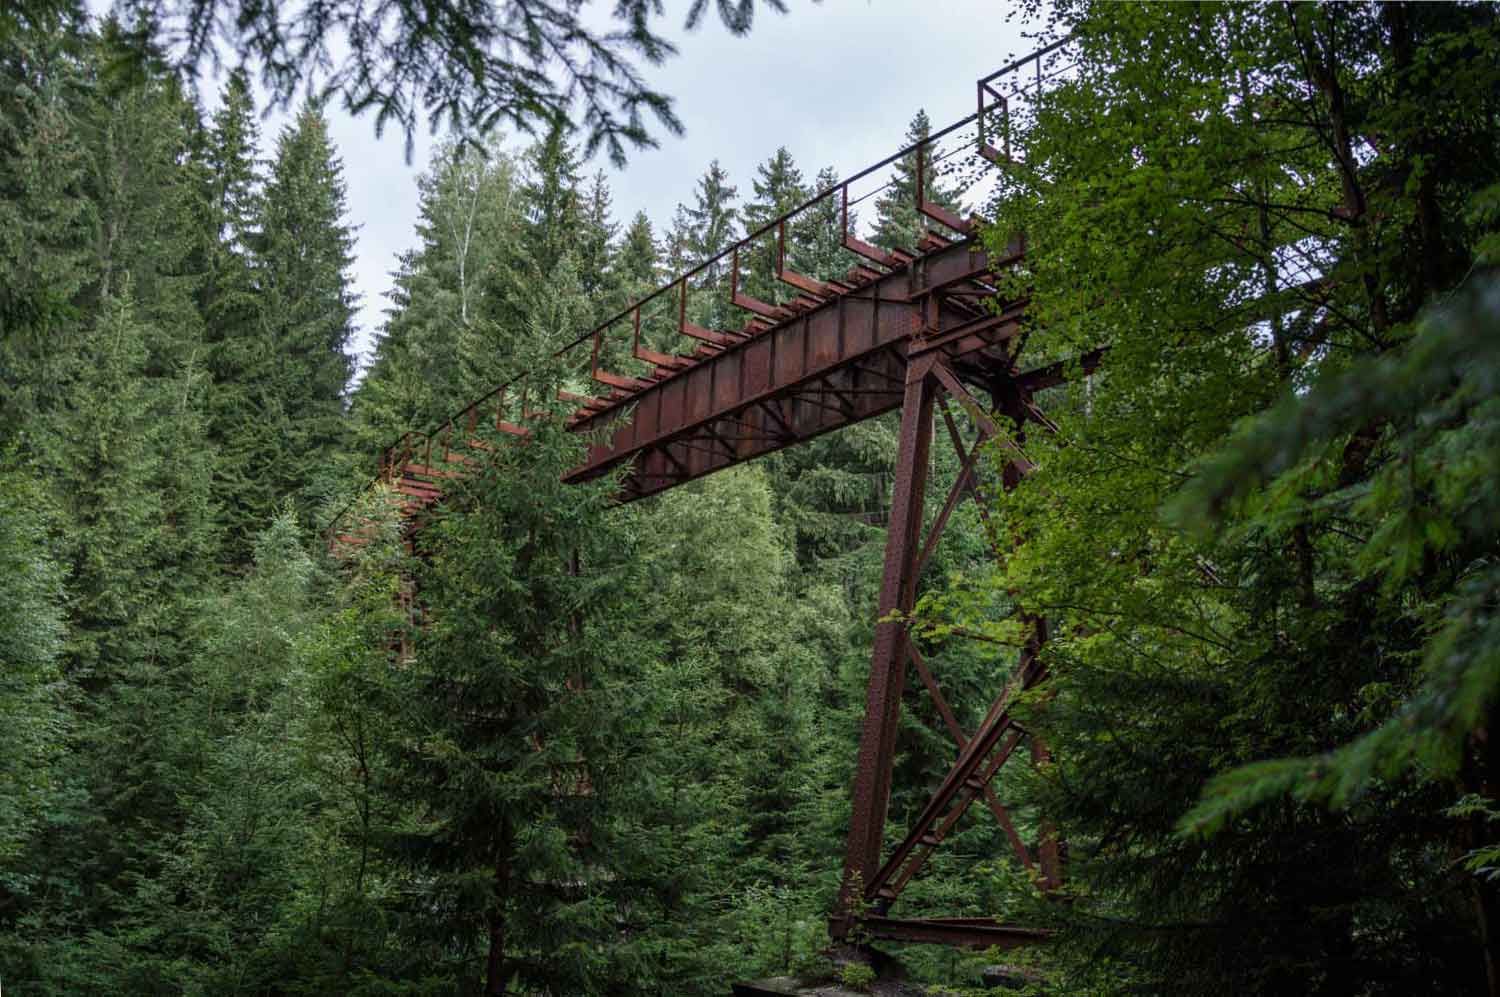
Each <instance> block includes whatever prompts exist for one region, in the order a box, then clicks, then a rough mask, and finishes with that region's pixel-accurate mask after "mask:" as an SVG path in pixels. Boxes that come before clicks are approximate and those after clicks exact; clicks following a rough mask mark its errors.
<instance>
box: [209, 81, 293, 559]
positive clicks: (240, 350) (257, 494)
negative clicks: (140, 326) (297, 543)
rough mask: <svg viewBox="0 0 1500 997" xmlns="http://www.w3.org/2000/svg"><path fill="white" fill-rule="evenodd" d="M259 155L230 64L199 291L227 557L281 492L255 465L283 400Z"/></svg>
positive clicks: (270, 447) (247, 102)
mask: <svg viewBox="0 0 1500 997" xmlns="http://www.w3.org/2000/svg"><path fill="white" fill-rule="evenodd" d="M259 155H260V150H259V137H258V129H257V128H256V120H255V107H254V102H253V98H252V96H251V93H250V86H249V82H248V80H247V79H246V78H245V76H244V75H243V74H242V73H235V74H233V75H231V76H230V78H229V81H228V83H226V84H225V87H224V90H223V93H222V94H221V98H220V106H219V108H218V110H217V111H215V112H214V115H213V118H212V127H211V128H210V130H209V132H208V135H207V138H206V142H205V149H204V153H203V156H202V168H203V172H204V174H205V177H206V183H205V187H206V190H205V193H204V198H205V218H204V221H203V224H204V225H205V226H206V228H207V229H208V232H207V233H206V235H207V239H208V249H207V261H206V269H207V271H208V272H207V274H206V276H205V279H204V282H203V286H202V288H201V290H200V291H199V308H200V310H201V311H202V314H203V319H204V324H205V331H206V336H205V338H206V340H207V344H208V356H207V368H208V371H209V373H210V374H211V375H212V379H213V390H212V392H211V393H210V396H209V406H210V417H209V438H210V439H211V440H212V441H213V442H214V444H215V445H216V447H217V448H218V451H219V453H218V461H217V466H216V468H215V471H214V497H215V500H216V502H217V504H218V505H219V507H220V508H221V509H223V511H224V516H225V523H226V530H225V543H226V547H227V557H228V559H229V560H230V561H231V562H232V563H244V562H245V561H247V560H248V558H249V557H250V542H251V537H252V536H253V535H254V534H255V533H256V532H257V531H258V530H259V529H260V528H261V527H262V526H264V524H265V517H266V514H267V510H268V509H270V508H272V507H273V506H274V504H275V503H276V502H278V501H279V500H280V498H281V495H280V493H279V491H278V489H279V487H280V485H281V483H282V482H281V481H280V480H278V479H276V478H275V477H273V476H270V475H265V474H262V473H259V472H260V471H261V469H263V468H266V467H267V466H269V465H271V464H272V463H273V462H275V461H276V460H277V459H278V458H279V457H280V456H281V453H280V448H279V447H278V446H276V445H275V441H274V439H273V438H272V437H271V434H270V433H268V429H273V430H274V428H275V427H277V425H278V421H277V419H276V418H274V415H273V414H279V412H280V406H279V405H278V404H277V399H276V397H275V394H274V392H275V380H276V365H275V343H274V340H273V339H272V336H271V328H270V325H269V323H268V321H267V315H266V314H265V311H264V308H265V301H264V299H263V298H262V296H261V294H260V286H259V277H260V275H259V273H258V272H257V266H258V261H257V260H256V258H255V255H254V247H255V246H256V245H257V242H258V237H259V233H258V231H257V226H258V225H259V224H260V223H261V220H262V216H263V215H264V211H265V207H264V203H263V202H262V200H261V185H262V183H263V178H262V177H261V173H260V167H259ZM268 416H271V418H269V420H268ZM268 421H269V426H268Z"/></svg>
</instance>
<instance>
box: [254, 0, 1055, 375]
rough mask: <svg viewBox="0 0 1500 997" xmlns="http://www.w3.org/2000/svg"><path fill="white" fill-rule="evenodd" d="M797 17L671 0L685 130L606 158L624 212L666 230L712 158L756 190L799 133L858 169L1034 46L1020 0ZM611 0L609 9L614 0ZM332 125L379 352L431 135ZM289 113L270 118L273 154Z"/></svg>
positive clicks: (827, 161)
mask: <svg viewBox="0 0 1500 997" xmlns="http://www.w3.org/2000/svg"><path fill="white" fill-rule="evenodd" d="M788 6H790V7H791V8H792V9H791V11H790V13H788V14H786V15H785V16H781V15H776V14H772V13H770V12H769V11H766V10H762V11H760V12H759V15H758V17H757V21H756V24H755V27H754V30H753V31H751V33H750V34H749V35H747V36H744V37H740V38H734V37H731V36H729V35H728V33H727V32H726V31H725V30H724V29H723V27H722V26H721V25H720V24H719V23H718V22H717V21H716V20H715V19H714V18H712V17H709V18H705V22H704V24H703V26H702V27H700V28H699V30H697V31H696V32H693V33H692V34H688V33H686V32H683V31H682V30H680V25H681V23H682V18H683V12H684V11H685V9H686V4H685V3H683V2H680V0H679V2H673V0H668V3H667V9H668V14H667V17H666V20H665V21H664V22H662V23H663V27H668V28H670V30H667V31H666V32H665V33H666V34H667V35H668V36H669V37H670V38H672V40H673V41H674V42H675V43H676V44H677V46H678V50H679V54H678V55H677V56H675V57H674V58H672V59H670V60H669V61H668V62H667V63H665V64H664V65H662V66H659V67H647V69H646V72H647V74H648V79H649V80H650V82H651V83H652V85H654V86H655V87H656V88H657V89H658V90H661V91H664V92H665V93H667V94H669V95H671V96H672V97H674V98H675V99H676V108H677V113H678V115H679V116H680V117H681V118H682V121H683V124H684V125H685V126H686V129H687V131H686V134H685V135H683V136H682V137H681V138H672V137H670V136H662V137H661V147H660V148H659V149H655V150H651V151H648V152H641V153H635V154H633V155H632V157H631V160H630V162H629V164H628V165H627V166H626V167H625V168H624V169H623V170H616V169H614V168H613V167H611V166H610V165H609V163H608V161H607V160H606V159H604V158H603V157H602V156H601V157H599V158H598V159H597V160H596V161H595V162H591V163H589V164H587V166H586V169H587V171H588V172H592V171H593V170H596V169H599V168H601V167H602V168H604V169H605V170H606V172H607V173H608V175H609V177H610V182H611V187H612V190H613V193H614V206H615V213H616V220H621V221H623V220H628V219H629V218H630V216H631V215H633V214H634V213H635V212H636V211H637V210H638V209H639V210H644V211H645V212H646V213H647V215H649V216H650V218H651V220H652V223H653V225H654V226H655V227H656V228H657V231H658V233H659V232H660V231H661V230H662V227H663V226H664V225H666V224H667V223H668V222H669V221H670V219H671V216H672V211H673V209H674V208H675V207H676V205H677V203H678V202H679V201H688V202H691V200H692V192H693V187H694V184H695V183H696V181H697V179H698V177H699V176H700V175H701V174H702V173H703V171H704V169H705V167H707V165H708V163H709V161H710V160H712V159H714V158H717V159H718V160H719V162H720V164H721V165H722V166H723V167H724V168H725V169H726V170H728V171H729V176H730V182H731V183H733V184H735V185H736V186H738V187H739V193H740V196H741V198H742V199H743V198H745V197H746V196H747V195H749V194H750V193H751V191H750V178H751V176H752V175H753V173H754V169H755V166H756V164H758V163H760V162H762V161H763V160H765V159H766V157H768V156H769V155H770V154H771V153H773V152H774V151H775V150H776V148H777V146H781V145H785V146H786V147H787V149H788V150H789V151H790V152H791V153H792V155H793V157H795V159H796V160H797V163H798V165H799V167H801V169H802V171H803V174H804V176H805V177H806V178H807V179H808V180H811V179H812V175H813V174H814V173H816V172H817V170H818V168H820V167H823V166H832V167H834V168H835V169H837V170H838V172H839V174H840V175H841V176H842V175H848V174H851V173H854V172H855V171H857V170H859V169H861V168H862V167H864V166H866V165H869V164H870V163H873V162H876V161H878V160H880V159H883V158H885V157H886V156H887V155H889V154H890V153H892V152H894V151H895V150H896V149H897V148H899V147H900V145H901V140H902V137H903V135H904V134H905V130H906V125H907V123H908V121H909V120H910V119H911V116H912V115H913V114H914V113H915V112H916V110H917V109H918V108H925V109H926V110H927V113H928V115H929V116H930V118H931V119H932V122H933V126H934V127H935V128H937V127H941V126H942V125H945V124H948V123H949V122H952V121H955V120H957V119H959V118H962V117H964V116H965V115H967V114H969V113H970V112H971V111H972V110H973V109H974V108H973V105H974V81H975V80H976V79H978V78H979V77H981V76H984V75H986V74H988V73H989V72H991V71H993V70H994V69H997V68H999V67H1000V66H1002V65H1004V64H1005V63H1006V62H1008V61H1009V60H1010V59H1011V58H1012V57H1013V56H1014V55H1015V54H1017V53H1020V52H1024V51H1029V49H1030V47H1031V46H1030V45H1029V44H1027V43H1026V42H1025V41H1024V40H1023V39H1022V37H1021V28H1020V26H1019V25H1018V24H1017V23H1015V22H1008V21H1007V19H1006V14H1007V13H1008V12H1010V11H1011V9H1012V5H1010V4H1008V3H1005V2H1000V0H991V2H982V0H824V2H823V3H821V4H812V3H809V2H807V0H789V3H788ZM602 7H604V8H606V9H607V5H602ZM330 118H331V120H330V128H331V132H332V135H333V138H334V139H335V141H336V142H337V143H338V146H339V151H340V154H341V155H342V156H343V160H344V176H345V179H346V181H347V183H348V192H349V201H348V204H349V216H350V221H351V222H353V223H354V224H355V225H356V226H358V250H357V252H358V260H357V262H356V264H355V271H354V276H355V283H356V286H357V289H358V291H359V293H360V295H361V296H362V310H361V314H360V330H359V334H358V337H357V339H356V348H357V349H358V351H359V352H360V353H361V354H365V353H367V352H368V350H369V349H370V346H371V344H372V342H373V337H374V333H375V331H376V329H377V328H378V327H379V325H380V322H381V313H382V310H383V308H384V307H385V304H386V302H385V297H384V295H385V292H386V291H387V290H389V289H390V286H391V277H390V274H391V271H392V270H393V269H394V268H395V260H396V254H397V253H399V252H401V251H402V250H404V249H407V248H410V247H411V246H413V244H414V242H415V232H414V226H415V223H416V217H417V189H416V176H417V174H418V173H419V172H421V171H422V170H423V169H424V168H425V165H426V159H427V155H428V152H429V150H430V147H431V145H430V143H429V142H426V141H422V140H421V139H420V138H419V140H418V143H417V146H416V152H415V155H414V157H413V161H412V164H411V165H410V166H408V165H407V164H406V162H405V159H404V154H403V147H402V143H403V140H402V136H401V135H400V134H398V133H396V132H395V131H394V130H390V131H387V132H386V134H385V136H384V137H383V138H379V139H377V138H376V137H375V134H374V125H373V120H372V118H371V116H370V115H365V116H364V117H361V118H351V117H349V116H348V115H346V114H343V113H342V112H339V111H337V110H335V109H332V108H331V109H330ZM279 127H280V119H277V118H273V119H271V120H270V121H267V122H265V123H264V124H263V129H264V131H263V148H265V149H266V150H267V152H266V154H267V155H269V154H270V150H272V149H273V148H274V136H275V134H276V132H277V131H278V130H279Z"/></svg>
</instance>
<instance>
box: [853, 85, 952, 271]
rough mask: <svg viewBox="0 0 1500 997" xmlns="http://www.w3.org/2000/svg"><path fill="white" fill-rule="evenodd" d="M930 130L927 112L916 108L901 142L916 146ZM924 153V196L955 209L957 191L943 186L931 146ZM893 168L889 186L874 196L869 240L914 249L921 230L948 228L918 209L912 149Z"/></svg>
mask: <svg viewBox="0 0 1500 997" xmlns="http://www.w3.org/2000/svg"><path fill="white" fill-rule="evenodd" d="M931 132H932V124H931V122H929V121H928V120H927V112H926V111H918V112H917V115H916V117H914V118H912V120H911V124H909V125H908V126H907V128H906V138H905V139H904V140H903V141H902V143H901V144H902V145H903V146H908V145H915V144H916V143H917V142H920V141H922V140H923V139H925V138H927V136H928V135H929V134H931ZM923 155H924V157H925V160H924V161H925V167H924V170H923V178H922V179H923V182H922V193H923V199H924V200H925V201H926V202H927V203H929V204H936V205H938V206H940V207H944V208H947V209H949V210H950V211H952V210H957V196H956V194H955V193H954V192H952V191H949V190H947V189H946V188H945V187H944V186H943V185H942V183H941V182H940V179H939V170H938V168H937V166H936V165H935V164H934V163H933V159H934V158H935V156H936V152H935V149H934V147H933V146H931V145H929V146H927V147H926V148H925V150H924V151H923ZM893 170H894V174H893V176H892V178H891V183H890V186H888V187H887V188H886V189H885V191H884V192H882V193H881V195H880V196H879V197H878V198H876V199H875V232H874V234H873V235H872V236H871V237H870V241H871V242H872V243H874V244H875V245H877V246H879V247H881V248H882V249H904V250H906V251H908V252H914V251H915V250H916V246H917V242H918V241H919V240H920V239H921V237H922V234H923V233H925V232H934V231H936V232H946V231H947V230H946V229H944V228H943V226H942V225H940V224H939V223H937V222H935V221H933V220H932V219H931V218H929V217H927V216H926V215H924V214H921V213H920V212H918V211H917V154H916V153H915V152H912V153H909V154H908V155H905V156H903V157H901V158H900V159H898V160H896V163H895V165H894V167H893Z"/></svg>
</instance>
